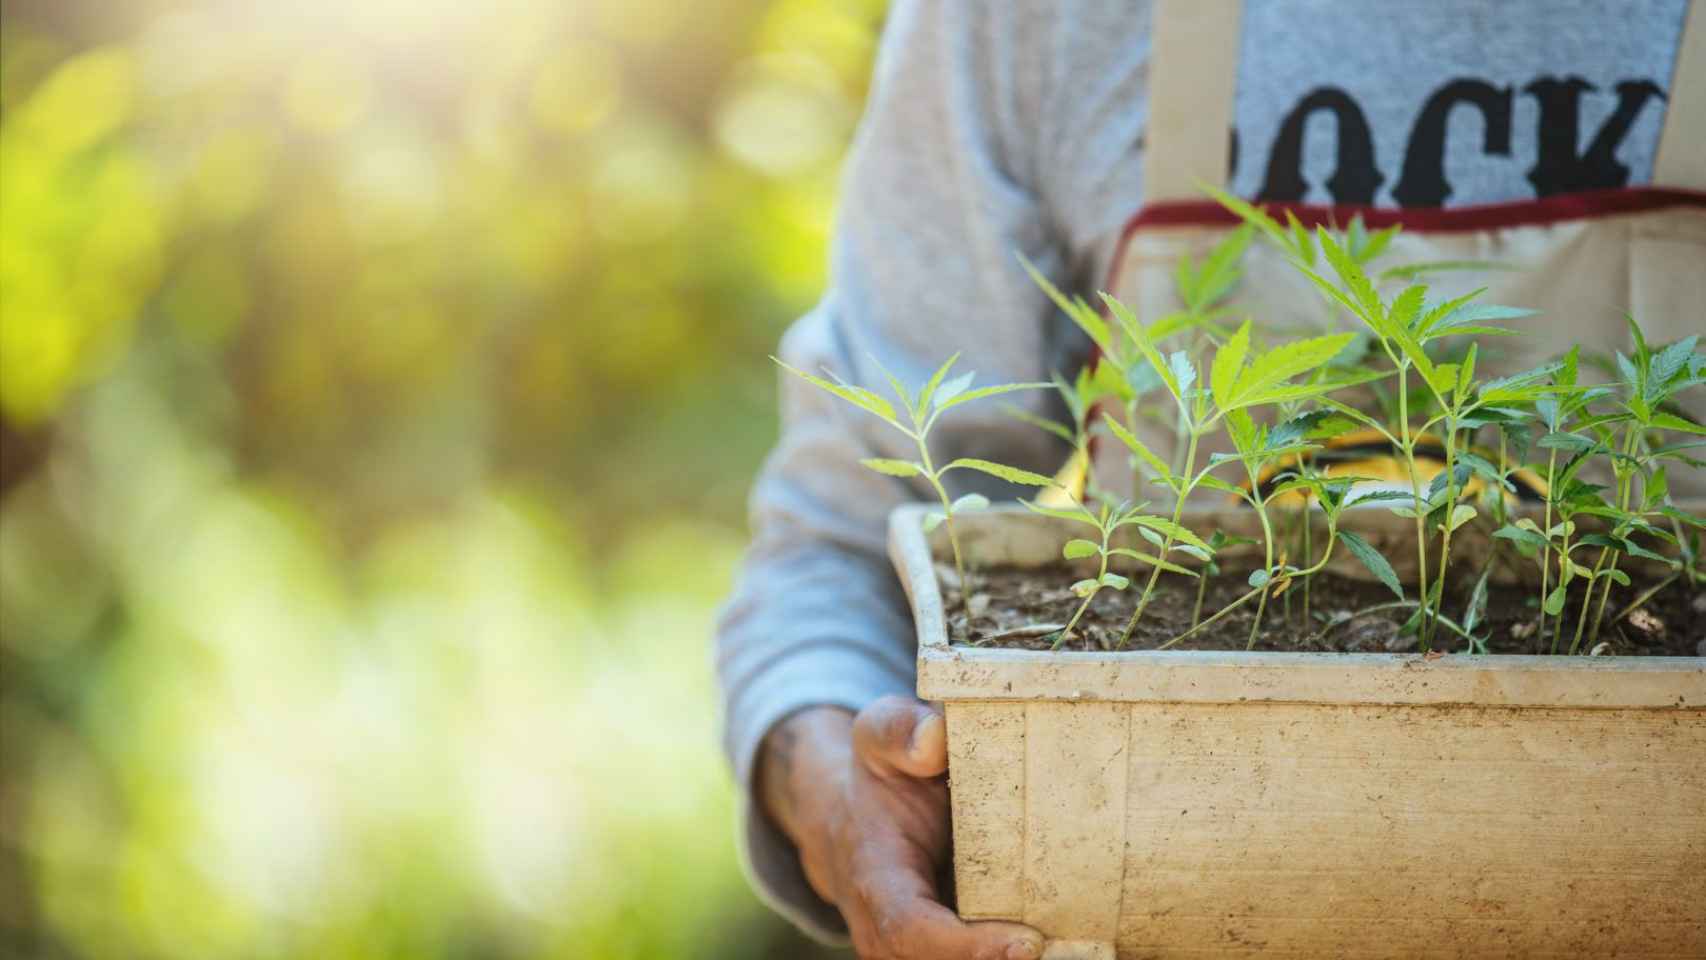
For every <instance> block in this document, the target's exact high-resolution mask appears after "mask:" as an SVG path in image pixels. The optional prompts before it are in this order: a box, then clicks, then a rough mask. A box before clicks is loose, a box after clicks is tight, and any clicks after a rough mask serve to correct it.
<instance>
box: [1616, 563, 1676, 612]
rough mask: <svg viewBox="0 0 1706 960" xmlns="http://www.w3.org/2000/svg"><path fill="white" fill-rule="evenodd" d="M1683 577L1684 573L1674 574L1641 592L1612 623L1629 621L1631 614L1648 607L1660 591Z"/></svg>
mask: <svg viewBox="0 0 1706 960" xmlns="http://www.w3.org/2000/svg"><path fill="white" fill-rule="evenodd" d="M1681 576H1682V571H1680V570H1679V571H1677V572H1676V573H1673V574H1671V575H1670V576H1668V577H1666V578H1664V579H1663V580H1660V581H1659V582H1658V583H1656V584H1654V585H1652V586H1651V587H1648V588H1647V589H1646V590H1643V591H1642V592H1641V595H1640V596H1638V597H1636V598H1635V599H1634V600H1633V601H1631V602H1630V604H1629V605H1628V606H1627V607H1624V608H1623V612H1622V613H1619V614H1618V615H1617V616H1616V617H1614V618H1612V621H1611V622H1612V623H1614V624H1615V623H1622V622H1623V621H1624V620H1627V619H1628V618H1629V615H1630V614H1631V613H1634V612H1635V611H1636V610H1639V609H1641V608H1642V607H1643V606H1645V605H1646V603H1647V601H1649V600H1651V599H1653V598H1654V597H1656V596H1658V595H1659V591H1661V590H1663V589H1664V588H1666V587H1668V586H1670V585H1671V584H1673V583H1675V582H1676V581H1677V579H1678V578H1679V577H1681Z"/></svg>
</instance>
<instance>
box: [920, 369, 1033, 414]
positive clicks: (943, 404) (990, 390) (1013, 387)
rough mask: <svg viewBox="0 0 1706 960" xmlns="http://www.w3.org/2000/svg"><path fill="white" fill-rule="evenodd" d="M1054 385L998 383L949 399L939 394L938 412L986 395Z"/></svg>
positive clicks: (993, 395)
mask: <svg viewBox="0 0 1706 960" xmlns="http://www.w3.org/2000/svg"><path fill="white" fill-rule="evenodd" d="M962 379H964V378H962ZM957 382H958V381H955V383H957ZM953 385H954V384H952V383H951V384H949V385H948V386H953ZM1053 386H1054V384H1051V383H1041V382H1033V383H998V384H995V385H994V386H991V387H978V388H977V389H976V390H967V391H966V392H965V393H961V394H958V395H955V396H950V397H948V398H947V399H943V398H942V396H941V395H940V394H938V395H937V397H936V412H937V413H940V412H942V411H944V410H949V409H952V408H954V407H957V406H960V405H961V404H966V403H971V402H972V401H973V400H982V399H983V398H985V397H998V396H1000V395H1002V394H1004V393H1013V392H1014V391H1017V390H1047V389H1049V388H1051V387H1053ZM942 392H943V393H946V392H947V387H944V388H943V390H942Z"/></svg>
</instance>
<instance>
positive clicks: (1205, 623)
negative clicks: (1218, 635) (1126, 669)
mask: <svg viewBox="0 0 1706 960" xmlns="http://www.w3.org/2000/svg"><path fill="white" fill-rule="evenodd" d="M1266 589H1267V584H1263V585H1262V586H1260V587H1257V588H1255V589H1254V590H1251V591H1249V592H1247V593H1245V594H1244V595H1243V596H1241V597H1239V598H1238V599H1236V600H1234V601H1232V602H1231V603H1229V604H1227V605H1226V606H1224V607H1221V608H1220V609H1219V610H1218V611H1216V612H1215V614H1214V616H1212V617H1209V618H1208V619H1207V620H1204V621H1203V622H1201V623H1199V624H1197V625H1196V626H1194V627H1192V628H1190V629H1189V630H1186V631H1185V632H1184V633H1181V634H1179V635H1178V636H1176V637H1174V638H1173V639H1171V640H1169V641H1167V642H1166V643H1163V644H1162V645H1161V646H1159V647H1156V648H1155V649H1157V650H1165V649H1167V648H1168V647H1171V646H1172V645H1174V644H1175V643H1178V642H1180V641H1182V640H1184V639H1185V638H1186V637H1189V636H1191V635H1192V634H1194V633H1197V632H1198V631H1200V630H1207V629H1208V628H1209V626H1210V625H1211V624H1213V623H1214V622H1215V621H1216V620H1219V619H1220V618H1221V617H1224V616H1226V615H1227V614H1229V613H1231V612H1232V611H1234V610H1236V609H1238V608H1239V607H1241V606H1243V605H1244V603H1245V602H1246V601H1248V600H1249V599H1250V598H1251V597H1253V596H1255V595H1256V594H1258V593H1261V592H1263V591H1264V590H1266Z"/></svg>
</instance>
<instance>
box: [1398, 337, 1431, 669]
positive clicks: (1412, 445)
mask: <svg viewBox="0 0 1706 960" xmlns="http://www.w3.org/2000/svg"><path fill="white" fill-rule="evenodd" d="M1409 383H1410V366H1409V364H1403V365H1401V366H1399V368H1398V430H1399V434H1400V443H1401V444H1402V445H1403V451H1404V464H1405V466H1406V467H1408V468H1409V473H1410V498H1411V500H1410V504H1411V509H1412V510H1414V511H1415V514H1416V581H1417V582H1416V587H1417V591H1418V594H1417V595H1418V596H1419V597H1420V598H1421V601H1422V609H1421V620H1420V622H1419V623H1417V624H1416V628H1417V629H1416V634H1417V636H1418V637H1420V638H1421V644H1422V650H1423V651H1426V650H1427V649H1428V641H1427V626H1428V535H1427V523H1428V522H1427V511H1426V510H1425V509H1423V504H1422V487H1421V482H1420V481H1419V480H1417V479H1416V441H1415V438H1413V437H1412V436H1410V388H1409Z"/></svg>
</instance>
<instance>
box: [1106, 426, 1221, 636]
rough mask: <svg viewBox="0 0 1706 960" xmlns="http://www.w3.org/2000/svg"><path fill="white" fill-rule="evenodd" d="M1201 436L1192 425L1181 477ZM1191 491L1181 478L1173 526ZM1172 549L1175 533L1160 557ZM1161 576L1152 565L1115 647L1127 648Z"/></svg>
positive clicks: (1192, 463)
mask: <svg viewBox="0 0 1706 960" xmlns="http://www.w3.org/2000/svg"><path fill="white" fill-rule="evenodd" d="M1199 436H1200V433H1199V431H1198V430H1197V428H1196V427H1192V429H1191V431H1190V437H1191V438H1190V442H1189V444H1187V446H1186V447H1185V469H1184V472H1182V473H1180V474H1179V477H1180V478H1185V477H1189V476H1190V475H1191V471H1192V470H1193V469H1195V467H1196V464H1197V439H1198V437H1199ZM1189 493H1190V489H1189V488H1188V487H1187V485H1186V482H1185V481H1184V480H1183V479H1181V480H1180V483H1179V495H1178V496H1177V497H1176V498H1174V500H1173V526H1175V527H1177V526H1178V525H1179V518H1180V517H1182V516H1184V515H1185V497H1186V495H1187V494H1189ZM1172 549H1173V535H1172V534H1168V535H1167V536H1166V538H1165V539H1164V540H1162V542H1161V553H1160V556H1159V557H1158V559H1161V560H1166V559H1167V553H1168V551H1170V550H1172ZM1160 578H1161V567H1160V566H1159V565H1157V566H1153V567H1150V568H1149V581H1148V582H1147V583H1145V584H1144V585H1143V595H1142V596H1141V597H1139V598H1138V600H1137V608H1136V609H1134V610H1132V612H1131V619H1130V620H1127V621H1126V625H1125V630H1123V631H1121V633H1120V642H1119V645H1118V646H1117V647H1116V648H1115V649H1120V650H1123V649H1125V645H1126V644H1127V643H1129V642H1131V633H1132V631H1133V630H1136V629H1137V621H1138V619H1139V618H1140V617H1142V616H1143V608H1145V607H1147V606H1149V598H1150V596H1151V595H1152V594H1153V593H1154V592H1155V581H1157V580H1159V579H1160Z"/></svg>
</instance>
